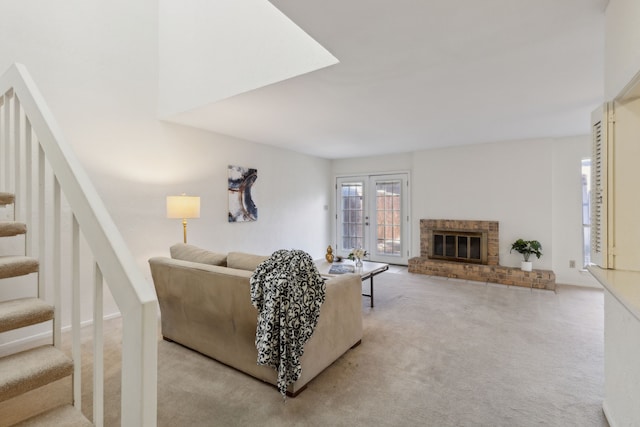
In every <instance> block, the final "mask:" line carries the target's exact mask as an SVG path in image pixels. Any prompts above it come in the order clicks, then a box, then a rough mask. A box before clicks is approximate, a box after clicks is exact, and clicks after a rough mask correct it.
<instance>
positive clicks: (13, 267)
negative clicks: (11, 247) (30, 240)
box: [0, 255, 38, 279]
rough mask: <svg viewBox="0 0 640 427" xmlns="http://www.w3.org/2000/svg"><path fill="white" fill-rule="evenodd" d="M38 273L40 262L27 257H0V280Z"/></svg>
mask: <svg viewBox="0 0 640 427" xmlns="http://www.w3.org/2000/svg"><path fill="white" fill-rule="evenodd" d="M37 272H38V260H37V259H35V258H29V257H26V256H18V255H12V256H0V279H6V278H8V277H17V276H24V275H25V274H31V273H37Z"/></svg>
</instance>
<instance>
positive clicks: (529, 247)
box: [509, 239, 542, 271]
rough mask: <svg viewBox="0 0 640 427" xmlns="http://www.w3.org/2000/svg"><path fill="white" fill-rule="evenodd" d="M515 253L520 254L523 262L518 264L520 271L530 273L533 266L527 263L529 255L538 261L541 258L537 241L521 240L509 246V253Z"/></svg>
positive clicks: (540, 248)
mask: <svg viewBox="0 0 640 427" xmlns="http://www.w3.org/2000/svg"><path fill="white" fill-rule="evenodd" d="M513 251H516V252H518V253H521V254H522V256H523V258H524V261H522V263H521V264H520V268H521V269H522V271H531V269H532V268H533V264H532V263H531V262H530V261H529V257H530V256H531V254H534V255H535V256H536V257H538V259H540V256H542V245H541V244H540V242H538V241H537V240H523V239H518V240H516V241H515V242H513V244H512V245H511V250H510V251H509V253H511V252H513Z"/></svg>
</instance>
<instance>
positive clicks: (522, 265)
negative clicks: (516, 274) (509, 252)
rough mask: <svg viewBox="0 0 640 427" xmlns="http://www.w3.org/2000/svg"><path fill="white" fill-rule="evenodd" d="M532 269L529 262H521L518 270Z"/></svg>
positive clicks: (531, 264)
mask: <svg viewBox="0 0 640 427" xmlns="http://www.w3.org/2000/svg"><path fill="white" fill-rule="evenodd" d="M532 269H533V263H532V262H531V261H522V262H521V263H520V270H522V271H531V270H532Z"/></svg>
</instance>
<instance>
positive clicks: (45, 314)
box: [0, 298, 53, 332]
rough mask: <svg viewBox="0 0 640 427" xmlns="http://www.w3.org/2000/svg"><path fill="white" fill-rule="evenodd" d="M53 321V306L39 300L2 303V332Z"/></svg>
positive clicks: (0, 329) (0, 308) (0, 309)
mask: <svg viewBox="0 0 640 427" xmlns="http://www.w3.org/2000/svg"><path fill="white" fill-rule="evenodd" d="M51 319H53V306H52V305H51V304H47V303H46V302H44V301H42V300H41V299H38V298H20V299H14V300H9V301H1V302H0V332H6V331H11V330H13V329H18V328H23V327H25V326H29V325H35V324H37V323H42V322H46V321H48V320H51Z"/></svg>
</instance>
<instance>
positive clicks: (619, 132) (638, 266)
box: [591, 86, 640, 271]
mask: <svg viewBox="0 0 640 427" xmlns="http://www.w3.org/2000/svg"><path fill="white" fill-rule="evenodd" d="M638 90H639V91H640V86H639V89H638ZM592 134H593V135H592V136H593V151H592V168H591V170H592V180H591V182H592V186H593V187H592V190H591V197H592V200H591V203H592V211H591V225H592V235H591V241H592V244H591V259H592V262H593V263H594V264H596V265H598V266H600V267H602V268H611V269H616V270H628V271H640V185H639V184H640V97H639V96H637V95H636V94H635V92H634V91H630V92H629V93H627V94H626V96H624V97H621V98H620V99H617V100H615V101H613V102H610V103H607V104H605V105H604V106H603V107H602V108H601V109H598V110H597V111H596V112H594V114H593V117H592Z"/></svg>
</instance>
